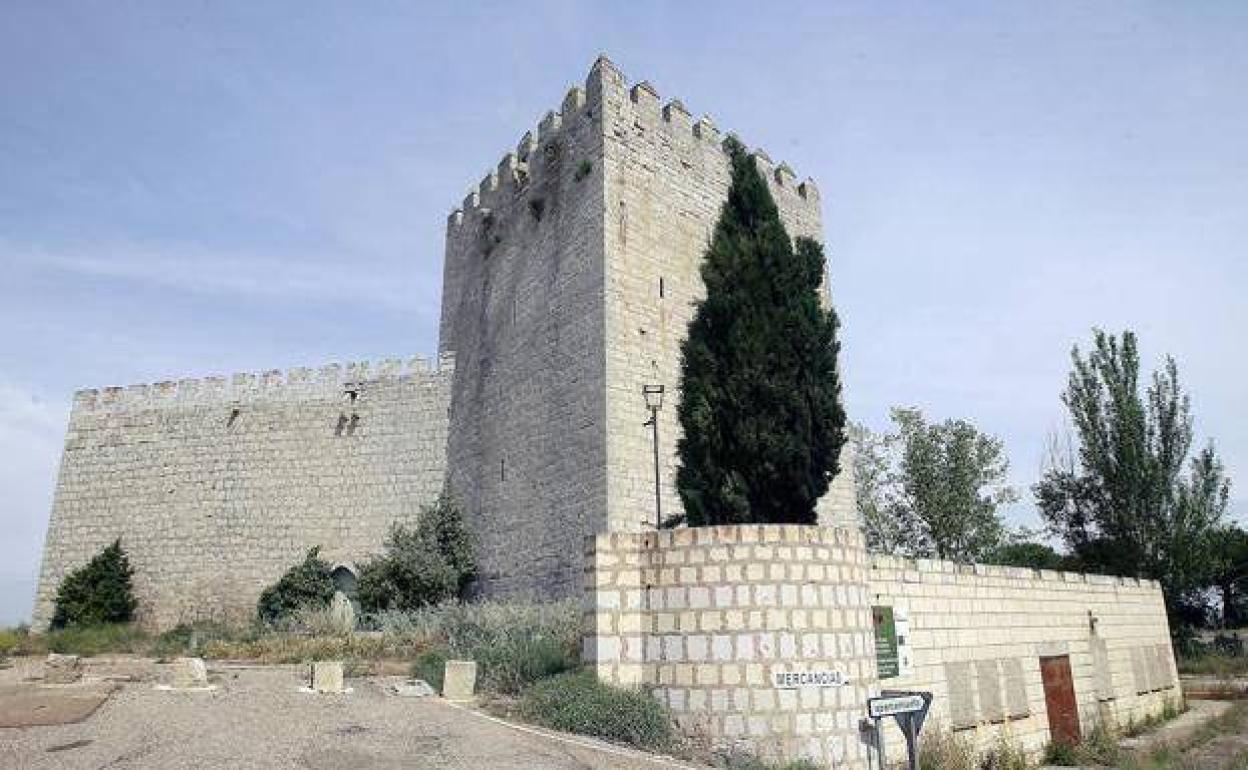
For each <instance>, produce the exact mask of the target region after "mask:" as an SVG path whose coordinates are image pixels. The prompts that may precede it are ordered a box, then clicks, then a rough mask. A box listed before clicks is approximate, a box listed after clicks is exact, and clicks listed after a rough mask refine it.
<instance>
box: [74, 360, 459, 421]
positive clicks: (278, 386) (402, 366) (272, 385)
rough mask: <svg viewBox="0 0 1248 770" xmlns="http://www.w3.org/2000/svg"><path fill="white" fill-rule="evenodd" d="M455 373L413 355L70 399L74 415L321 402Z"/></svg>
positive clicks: (443, 363) (445, 364) (89, 392)
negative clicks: (355, 389)
mask: <svg viewBox="0 0 1248 770" xmlns="http://www.w3.org/2000/svg"><path fill="white" fill-rule="evenodd" d="M454 371H455V354H454V353H453V352H447V353H443V354H442V355H441V356H439V358H438V359H437V360H430V359H427V358H422V357H420V356H416V357H413V358H410V359H407V360H402V359H397V358H395V359H385V360H382V361H376V362H370V361H358V362H352V363H348V364H346V365H345V366H344V365H340V364H336V363H334V364H327V365H325V366H321V367H319V368H316V369H313V368H308V367H296V368H293V369H290V370H288V371H285V372H283V371H281V370H278V369H274V370H271V371H267V372H261V373H255V372H240V373H237V374H232V375H229V376H226V377H204V378H200V379H181V380H168V381H164V382H156V383H151V384H141V385H129V386H126V387H107V388H99V389H94V388H91V389H85V390H79V391H77V392H76V393H75V394H74V411H75V412H104V411H125V410H129V409H134V408H160V407H175V406H189V405H196V404H209V403H229V402H238V403H244V402H254V401H283V400H299V399H306V398H315V397H324V396H327V395H333V394H336V393H339V392H341V391H342V390H343V389H344V388H347V387H349V386H351V385H355V384H361V383H366V382H371V381H377V380H390V379H397V378H400V377H428V378H430V379H437V378H442V377H448V376H450V375H451V374H452V373H453V372H454Z"/></svg>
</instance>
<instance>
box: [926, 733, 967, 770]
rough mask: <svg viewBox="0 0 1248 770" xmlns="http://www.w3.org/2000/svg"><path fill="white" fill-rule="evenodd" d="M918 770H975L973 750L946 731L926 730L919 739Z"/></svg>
mask: <svg viewBox="0 0 1248 770" xmlns="http://www.w3.org/2000/svg"><path fill="white" fill-rule="evenodd" d="M919 770H977V768H976V766H975V749H974V747H973V746H972V745H971V743H970V741H968V740H965V739H964V738H962V737H960V736H958V735H955V734H953V733H951V732H949V731H948V730H928V731H926V732H924V734H923V737H922V739H921V746H920V749H919Z"/></svg>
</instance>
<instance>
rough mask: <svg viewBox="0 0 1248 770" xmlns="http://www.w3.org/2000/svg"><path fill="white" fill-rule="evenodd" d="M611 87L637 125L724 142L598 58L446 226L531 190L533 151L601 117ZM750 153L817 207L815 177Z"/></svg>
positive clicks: (779, 185) (784, 186)
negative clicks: (580, 121) (581, 83)
mask: <svg viewBox="0 0 1248 770" xmlns="http://www.w3.org/2000/svg"><path fill="white" fill-rule="evenodd" d="M609 89H611V90H616V89H618V90H619V91H621V92H625V91H626V92H627V94H628V99H629V100H630V101H631V102H632V104H633V105H634V108H635V114H636V118H637V121H638V128H642V129H646V130H662V131H666V132H668V133H669V134H673V135H676V134H680V135H681V136H682V137H684V138H686V139H688V138H692V140H694V142H696V143H703V144H709V145H715V146H718V145H721V144H722V141H723V137H722V136H721V134H720V131H719V129H718V128H716V127H715V123H714V121H712V120H711V118H710V117H709V116H706V115H703V116H702V117H701V118H699V119H697V120H696V121H695V120H693V116H692V113H690V112H689V111H688V110H687V109H686V108H685V105H684V103H683V102H682V101H681V100H680V99H670V100H668V101H667V102H666V103H661V101H662V100H661V98H660V96H659V92H658V90H657V89H655V87H654V86H653V85H651V83H650V82H649V81H646V80H643V81H640V82H638V83H636V84H633V85H631V86H630V85H629V83H628V79H627V78H626V77H625V76H624V73H623V72H621V71H620V70H619V69H618V68H617V67H616V66H615V65H614V64H613V63H612V62H611V60H610V59H608V58H607V57H606V56H599V57H598V59H597V61H595V62H594V64H593V66H592V67H591V68H590V71H589V75H588V76H587V77H586V78H585V85H584V86H583V87H582V86H572V87H570V88H569V89H568V91H567V93H566V94H565V95H564V97H563V103H562V104H561V105H560V109H559V110H558V111H555V110H548V111H547V112H546V114H545V115H544V116H543V117H542V118H541V120H540V121H538V125H537V128H536V129H535V130H530V131H526V132H525V133H524V136H523V137H521V139H520V141H519V143H518V144H517V145H516V150H515V152H508V153H507V154H506V155H504V156H503V158H502V160H500V161H499V163H498V167H497V168H495V169H491V170H490V171H489V172H488V173H486V175H485V177H484V178H483V179H482V180H481V182H480V183H479V184H478V185H477V187H476V188H475V189H473V190H472V191H470V192H469V193H468V195H467V196H465V198H464V200H463V203H462V205H461V206H460V207H459V208H456V209H454V210H453V211H452V212H451V213H450V216H449V217H448V218H447V226H448V227H457V226H459V225H462V224H463V222H464V220H465V218H466V217H471V216H472V215H473V214H480V215H485V214H488V213H489V212H490V211H492V210H493V206H494V205H496V203H497V202H498V201H499V200H506V199H507V197H508V196H510V195H514V194H516V193H518V192H520V191H522V190H524V189H525V188H527V187H528V186H529V184H530V182H531V181H532V179H533V177H534V175H536V174H540V173H541V170H540V169H541V164H538V163H531V162H530V159H531V158H532V157H533V156H534V154H535V153H536V152H537V151H538V150H539V148H545V147H546V146H547V145H549V144H550V143H552V142H553V141H555V140H556V139H557V137H558V136H559V135H560V134H562V133H563V131H564V129H565V128H566V127H567V126H568V125H570V124H571V123H572V121H574V120H578V119H589V120H593V119H596V118H600V117H601V114H600V111H601V109H602V107H603V103H604V99H603V95H604V93H605V92H606V91H607V90H609ZM751 155H752V157H753V158H754V162H755V164H756V165H757V166H758V170H759V173H761V174H762V175H763V178H764V179H766V180H768V182H769V183H770V185H771V188H772V191H773V194H775V193H777V191H784V192H787V193H791V194H793V195H794V196H795V197H797V198H798V199H800V200H805V201H809V202H811V203H812V204H814V205H818V202H819V190H818V188H817V187H816V186H815V183H814V181H813V180H812V179H810V178H809V177H807V178H806V179H805V180H804V181H801V182H799V181H798V177H797V174H796V173H794V171H793V169H792V168H791V167H790V166H789V165H788V164H787V163H785V162H783V161H781V162H780V163H778V164H777V163H774V162H773V161H772V159H771V157H770V156H769V155H768V154H767V153H766V152H764V151H763V150H760V149H756V150H754V151H753V152H752V153H751Z"/></svg>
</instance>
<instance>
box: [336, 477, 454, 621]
mask: <svg viewBox="0 0 1248 770" xmlns="http://www.w3.org/2000/svg"><path fill="white" fill-rule="evenodd" d="M473 547H474V539H473V537H472V534H471V533H470V532H469V531H468V529H467V527H466V526H465V525H464V521H463V515H462V513H461V512H460V509H459V506H458V505H456V504H455V503H454V502H453V501H452V500H451V499H450V497H448V496H446V495H443V496H441V497H440V498H438V501H437V502H436V503H435V504H433V505H431V506H426V507H425V508H424V509H423V510H422V511H421V516H420V521H419V522H418V523H417V525H416V527H415V528H408V527H404V526H403V525H401V524H396V525H394V527H392V528H391V530H390V537H389V539H387V540H386V543H385V550H384V552H383V553H382V554H381V555H379V556H377V557H375V558H373V559H371V560H369V561H368V562H366V563H364V564H363V565H362V566H361V568H360V581H359V586H358V593H357V598H358V599H359V601H360V606H361V607H362V608H363V609H364V610H365V611H368V612H377V611H382V610H402V611H409V610H414V609H418V608H420V607H424V606H427V605H430V604H437V603H439V602H442V601H446V600H447V599H451V598H454V597H456V596H463V595H464V593H465V592H466V591H467V589H468V587H469V585H470V584H471V582H472V580H473V579H474V578H475V577H476V574H477V565H476V560H475V557H474V556H473Z"/></svg>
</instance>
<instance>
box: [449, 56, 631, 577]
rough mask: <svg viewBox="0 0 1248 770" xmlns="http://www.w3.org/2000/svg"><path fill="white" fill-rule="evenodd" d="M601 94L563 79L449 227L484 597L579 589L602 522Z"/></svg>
mask: <svg viewBox="0 0 1248 770" xmlns="http://www.w3.org/2000/svg"><path fill="white" fill-rule="evenodd" d="M598 94H599V89H598V87H597V83H596V80H595V78H594V77H593V76H592V75H591V77H590V79H589V81H588V82H587V83H586V87H585V88H584V89H582V88H573V89H571V90H570V91H569V92H568V94H567V96H566V98H565V99H564V101H563V104H562V107H561V111H560V112H550V113H548V114H547V115H546V117H545V118H543V119H542V121H541V123H540V125H539V127H538V129H537V131H536V132H530V133H527V134H525V136H524V138H523V139H522V140H521V141H520V144H519V146H518V147H517V149H516V152H515V153H508V154H507V155H506V156H505V157H504V158H503V161H502V162H501V163H500V164H499V165H498V168H497V169H496V170H491V171H490V172H489V174H487V176H486V177H485V179H484V180H483V181H482V182H481V184H480V185H479V187H478V188H477V189H475V190H473V191H472V192H471V193H470V194H469V195H468V197H467V198H466V199H465V200H464V203H463V207H462V208H461V209H459V210H456V211H455V212H453V213H452V214H451V216H450V218H449V220H448V222H447V234H446V261H445V267H444V280H443V285H444V289H443V300H442V320H441V330H440V331H441V335H440V336H441V342H440V346H441V349H442V350H443V351H454V352H455V354H456V359H457V367H458V369H457V376H456V378H455V385H454V394H453V396H452V409H451V431H450V444H449V448H448V455H449V458H450V485H451V488H452V489H453V490H454V492H455V494H456V496H457V497H458V498H459V499H460V501H461V502H462V503H463V504H464V507H465V512H466V515H467V516H468V519H469V521H470V523H471V524H472V525H473V527H474V528H475V529H476V531H477V533H478V535H479V543H480V545H479V553H478V555H479V558H480V561H481V567H482V569H481V580H480V588H481V589H482V590H483V591H484V592H486V593H488V594H490V595H494V596H534V597H551V596H567V595H573V594H576V593H577V592H579V591H580V581H581V565H582V563H581V550H582V549H581V542H582V540H583V538H584V537H585V536H586V535H590V534H593V533H595V532H599V531H601V530H602V529H604V528H605V518H604V516H603V511H604V509H605V496H606V491H605V489H606V487H605V477H606V451H605V430H606V426H605V420H604V415H605V405H604V404H605V396H604V388H605V385H604V364H603V344H604V342H603V341H604V338H605V329H604V325H603V294H602V282H603V274H602V266H603V252H602V248H603V240H602V230H603V213H602V181H603V171H602V162H601V158H602V132H601V127H600V124H599V119H598V115H599V112H598V109H597V105H598V103H599V98H598Z"/></svg>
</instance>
